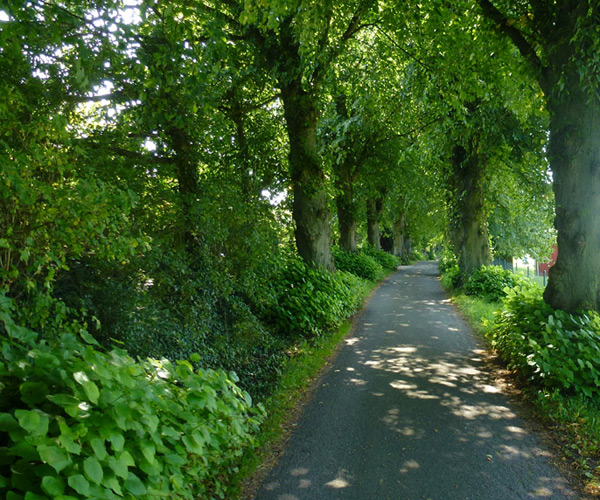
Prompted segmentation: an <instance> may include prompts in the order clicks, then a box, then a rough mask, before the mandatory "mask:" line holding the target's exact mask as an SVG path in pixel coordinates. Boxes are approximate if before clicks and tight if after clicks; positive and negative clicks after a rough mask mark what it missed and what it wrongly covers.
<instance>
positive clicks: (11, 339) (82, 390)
mask: <svg viewBox="0 0 600 500" xmlns="http://www.w3.org/2000/svg"><path fill="white" fill-rule="evenodd" d="M0 298H2V299H3V300H2V301H1V302H2V304H0V320H1V321H2V322H3V324H4V332H3V333H4V339H3V340H2V350H3V353H4V362H3V363H2V364H1V365H0V436H1V440H2V446H3V448H1V450H2V451H1V456H2V460H1V461H0V494H2V496H3V497H4V498H7V499H14V500H18V499H32V500H34V499H47V498H55V499H64V500H72V499H75V498H82V499H85V498H103V499H115V500H116V499H118V498H125V499H154V498H159V497H161V498H162V497H165V498H173V499H190V500H191V499H194V498H225V497H226V496H227V484H226V483H225V482H224V478H225V477H226V476H227V475H229V474H231V473H232V471H234V470H235V467H236V462H237V460H238V459H239V457H240V455H241V454H242V452H243V449H244V448H245V447H246V446H249V445H251V444H252V443H253V436H252V435H253V433H254V432H256V431H257V429H258V425H259V423H260V421H261V419H262V410H261V409H260V408H258V409H252V408H251V400H250V397H249V395H248V394H247V393H244V392H242V391H241V390H240V389H238V388H237V386H236V385H235V381H236V379H237V377H236V376H235V374H234V373H229V374H227V373H225V372H222V371H214V370H198V371H194V369H193V368H192V365H191V364H190V363H189V362H187V361H181V362H178V363H177V364H176V365H173V364H171V363H170V362H168V361H158V360H148V361H145V362H135V361H134V360H133V359H132V358H131V357H129V356H128V355H127V354H126V353H125V351H122V350H120V349H114V350H112V351H110V352H106V353H105V352H101V351H99V350H98V347H99V346H98V345H97V343H96V341H95V340H94V339H93V338H92V337H91V336H90V335H89V334H88V333H87V332H85V331H84V330H82V331H81V332H80V335H81V337H82V338H83V339H84V342H81V341H80V340H78V339H77V338H76V337H75V336H74V335H72V334H64V335H62V336H60V337H59V338H57V339H54V340H42V339H39V337H38V335H37V334H35V333H34V332H32V331H30V330H27V329H25V328H22V327H18V326H17V325H15V323H14V322H13V321H12V318H11V316H10V311H9V309H8V308H7V304H10V302H9V301H8V299H7V298H6V297H2V296H0ZM1 330H2V328H0V331H1Z"/></svg>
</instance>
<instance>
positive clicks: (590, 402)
mask: <svg viewBox="0 0 600 500" xmlns="http://www.w3.org/2000/svg"><path fill="white" fill-rule="evenodd" d="M449 269H451V268H450V267H449ZM450 278H451V276H450ZM450 278H449V277H448V276H447V274H446V275H445V274H444V273H443V274H442V283H443V284H444V285H445V286H447V284H448V283H449V282H451V279H450ZM450 292H451V294H452V301H453V302H454V303H455V304H456V305H457V306H458V307H459V309H460V310H461V312H462V313H463V315H464V316H465V318H466V319H467V321H468V322H469V323H470V325H471V326H472V327H473V329H474V330H475V331H476V332H477V333H478V334H479V335H480V336H481V337H483V338H485V339H486V341H487V342H488V345H489V346H490V348H492V349H494V350H495V351H496V352H497V353H498V355H499V356H500V358H501V360H502V361H503V362H504V363H505V364H506V366H507V367H508V368H509V369H512V370H513V373H514V375H515V377H516V379H517V380H518V382H519V386H520V387H521V388H522V390H523V393H524V395H525V396H526V397H527V399H528V401H530V402H531V404H532V405H533V408H534V409H535V411H536V414H537V416H538V417H539V419H540V420H541V421H542V422H544V424H545V427H546V428H547V429H548V431H549V432H550V434H551V436H552V438H553V440H554V441H555V442H556V443H558V445H559V447H560V450H561V454H562V457H561V459H562V460H563V461H564V462H565V463H567V464H569V465H570V466H571V467H572V468H573V469H575V471H576V472H577V473H578V474H579V476H580V478H581V479H582V481H583V482H584V483H585V487H584V488H585V490H586V493H588V494H591V495H598V494H600V459H599V456H600V317H599V316H598V314H596V313H595V312H589V311H588V312H583V311H582V312H580V313H578V314H569V313H566V312H564V311H558V310H554V309H552V308H551V307H550V306H548V305H547V304H546V303H545V302H544V300H543V297H542V294H543V291H542V289H541V288H540V287H538V286H535V285H533V284H530V285H527V284H526V283H524V282H522V281H521V282H520V284H519V286H517V287H516V288H508V287H507V288H506V289H505V290H504V294H505V295H506V296H505V298H504V300H503V302H489V301H488V300H486V297H489V294H486V293H482V295H483V297H482V296H476V295H474V296H467V295H465V294H464V292H463V291H461V290H452V289H450Z"/></svg>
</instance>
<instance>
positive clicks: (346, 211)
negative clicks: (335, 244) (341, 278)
mask: <svg viewBox="0 0 600 500" xmlns="http://www.w3.org/2000/svg"><path fill="white" fill-rule="evenodd" d="M335 173H336V181H335V182H336V188H337V191H338V194H337V196H336V198H335V204H336V207H337V215H338V224H339V228H340V248H342V249H343V250H346V251H347V252H356V248H357V246H356V228H357V222H356V203H355V201H354V187H353V182H352V165H351V164H350V163H349V162H346V161H345V162H342V163H341V164H340V165H338V166H337V168H336V172H335Z"/></svg>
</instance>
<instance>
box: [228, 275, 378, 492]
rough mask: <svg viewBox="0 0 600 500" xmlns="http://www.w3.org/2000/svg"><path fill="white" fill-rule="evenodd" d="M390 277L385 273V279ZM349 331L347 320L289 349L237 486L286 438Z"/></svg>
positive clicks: (365, 294)
mask: <svg viewBox="0 0 600 500" xmlns="http://www.w3.org/2000/svg"><path fill="white" fill-rule="evenodd" d="M389 274H390V273H386V274H385V275H384V277H385V276H387V275H389ZM378 284H379V281H377V282H375V281H371V282H367V284H366V285H365V286H364V287H363V289H362V291H361V293H360V296H359V297H358V298H359V301H360V303H363V302H364V301H365V299H366V298H367V297H368V296H369V295H370V293H371V292H372V291H373V290H374V289H375V288H376V287H377V286H378ZM351 328H352V321H351V320H350V319H348V320H346V321H344V322H343V323H342V324H341V325H340V326H339V327H338V328H337V329H335V330H333V331H332V332H329V334H326V335H321V336H318V337H314V338H312V339H310V340H305V341H303V342H302V343H300V344H297V345H295V346H294V347H293V348H292V349H291V350H290V352H289V359H288V361H287V362H286V363H285V364H284V366H283V367H282V370H281V375H280V378H279V382H278V384H277V387H276V389H275V390H274V391H273V393H272V394H271V396H270V397H268V398H267V399H266V400H265V401H264V402H263V404H264V408H265V410H266V415H267V417H266V419H265V421H264V422H263V424H262V425H261V432H260V434H259V435H258V436H257V440H258V445H257V447H256V448H254V449H251V450H248V452H247V453H246V455H245V457H244V461H243V463H242V465H241V466H240V473H239V474H238V477H237V480H236V483H237V484H238V485H241V484H243V482H244V481H245V480H247V479H248V478H249V477H251V476H252V474H253V473H254V472H255V471H256V470H257V468H258V466H259V465H261V464H262V463H263V462H264V461H265V460H268V459H269V456H270V455H271V453H273V450H274V449H276V447H277V445H278V444H279V443H280V441H281V439H282V438H283V437H284V436H285V434H286V429H287V428H288V425H289V424H290V423H292V422H293V420H294V418H295V410H296V409H297V407H298V404H299V402H300V401H302V398H303V397H304V396H305V394H306V391H307V390H308V389H309V388H310V386H311V384H312V383H313V381H314V380H315V377H316V376H318V374H319V372H320V371H321V370H322V368H323V367H324V366H325V365H326V364H327V362H328V360H329V359H330V358H331V356H332V355H333V353H334V352H335V350H336V348H337V346H338V345H339V344H340V342H341V341H342V339H343V338H344V337H345V336H346V335H348V333H349V332H350V329H351ZM239 488H241V486H239ZM241 493H242V491H241V489H240V490H238V491H237V494H238V495H241Z"/></svg>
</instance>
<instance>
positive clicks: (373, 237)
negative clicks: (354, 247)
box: [367, 198, 383, 250]
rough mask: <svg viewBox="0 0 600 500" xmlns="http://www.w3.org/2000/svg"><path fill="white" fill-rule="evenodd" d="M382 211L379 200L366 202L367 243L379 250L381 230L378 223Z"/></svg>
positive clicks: (372, 199)
mask: <svg viewBox="0 0 600 500" xmlns="http://www.w3.org/2000/svg"><path fill="white" fill-rule="evenodd" d="M382 210H383V200H382V199H381V198H369V199H368V200H367V241H368V242H369V245H371V246H372V247H373V248H376V249H377V250H381V230H380V227H379V221H380V219H381V211H382Z"/></svg>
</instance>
